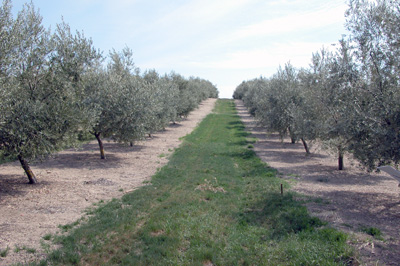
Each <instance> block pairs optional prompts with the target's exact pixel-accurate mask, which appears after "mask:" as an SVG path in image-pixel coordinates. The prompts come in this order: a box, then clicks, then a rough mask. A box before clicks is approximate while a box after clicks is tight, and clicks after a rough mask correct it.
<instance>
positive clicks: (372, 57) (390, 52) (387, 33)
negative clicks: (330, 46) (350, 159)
mask: <svg viewBox="0 0 400 266" xmlns="http://www.w3.org/2000/svg"><path fill="white" fill-rule="evenodd" d="M346 15H347V27H348V29H349V30H350V31H351V33H352V35H351V39H352V41H353V43H354V44H355V46H356V47H355V48H356V55H357V59H358V61H359V65H360V72H361V75H362V76H363V83H362V84H360V85H359V86H358V87H359V90H360V96H359V102H358V105H357V113H358V115H359V119H358V121H357V123H356V124H355V126H356V131H355V138H356V139H357V141H355V142H354V143H353V144H352V147H351V148H352V150H353V151H354V155H355V156H356V157H357V158H358V159H359V160H360V161H361V162H362V163H363V165H365V166H366V167H368V168H369V169H370V170H372V169H374V168H375V167H376V166H378V165H381V164H389V163H395V164H398V163H399V162H400V152H399V150H400V133H399V132H400V105H399V102H400V84H399V73H400V62H399V58H400V45H399V43H400V28H399V25H400V2H399V1H398V0H392V1H389V0H377V1H361V0H352V1H350V5H349V9H348V11H347V13H346Z"/></svg>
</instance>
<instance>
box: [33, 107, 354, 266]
mask: <svg viewBox="0 0 400 266" xmlns="http://www.w3.org/2000/svg"><path fill="white" fill-rule="evenodd" d="M248 135H249V134H248V133H246V132H245V129H244V126H243V124H242V123H241V121H240V118H239V117H238V116H237V114H236V110H235V106H234V103H233V101H231V100H218V102H217V104H216V107H215V110H214V113H212V114H210V115H208V116H207V117H206V118H205V119H204V120H203V121H202V122H201V124H200V125H199V126H198V127H197V129H196V130H195V131H194V132H193V133H192V134H190V135H188V136H186V137H185V139H184V142H183V143H182V145H181V146H180V148H179V149H177V150H176V152H175V153H174V154H173V155H172V156H171V158H170V162H169V163H168V164H167V165H166V166H164V167H163V168H162V169H161V170H160V171H159V172H158V173H157V174H156V175H155V176H153V178H152V180H151V183H149V184H148V185H146V186H144V187H141V188H139V189H137V190H136V191H134V192H132V193H129V194H126V195H125V196H124V197H122V198H121V199H113V200H111V201H110V202H107V203H102V204H99V206H98V207H96V208H94V209H93V210H92V211H90V212H89V213H88V215H87V216H86V217H84V218H83V219H82V220H81V221H78V222H75V223H74V224H72V225H68V226H64V227H63V228H65V230H68V232H67V233H66V234H65V235H64V236H58V237H54V239H55V241H56V242H57V243H58V244H61V245H62V248H60V249H57V250H55V251H53V252H51V253H50V254H49V256H48V258H47V259H46V260H43V261H41V262H37V263H34V264H32V265H118V264H119V265H349V264H350V263H351V261H352V256H353V253H352V250H351V248H350V247H349V246H348V245H347V244H346V239H347V235H345V234H344V233H341V232H338V231H336V230H334V229H331V228H329V227H327V226H326V225H324V223H323V222H321V221H320V220H319V219H317V218H314V217H310V216H309V214H308V213H307V210H306V208H305V207H304V206H303V202H301V200H299V198H301V197H297V196H296V194H294V193H291V192H288V193H286V192H285V193H284V195H281V194H280V185H281V184H282V183H283V186H284V188H285V191H288V184H287V183H285V182H284V181H282V180H281V179H279V178H278V177H277V176H276V174H277V172H276V170H274V169H272V168H270V167H268V166H267V165H266V164H265V163H263V162H262V161H261V160H260V159H259V158H258V157H257V156H256V155H255V153H254V151H253V150H251V148H249V146H251V145H249V143H253V142H254V141H249V138H247V137H248Z"/></svg>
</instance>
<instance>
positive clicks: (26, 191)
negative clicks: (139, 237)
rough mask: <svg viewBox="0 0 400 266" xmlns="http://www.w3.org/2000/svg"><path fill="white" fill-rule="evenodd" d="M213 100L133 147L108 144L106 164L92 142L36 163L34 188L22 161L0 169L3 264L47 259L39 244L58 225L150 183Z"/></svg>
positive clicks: (211, 107)
mask: <svg viewBox="0 0 400 266" xmlns="http://www.w3.org/2000/svg"><path fill="white" fill-rule="evenodd" d="M215 102H216V99H208V100H206V101H204V102H202V103H201V104H200V106H199V108H198V109H196V110H195V111H193V112H192V113H190V115H189V116H188V117H187V119H184V120H183V121H182V122H179V123H178V124H175V125H171V126H170V127H168V128H167V129H166V130H165V131H163V132H159V133H156V134H154V136H153V137H152V138H151V139H147V140H146V141H141V142H138V143H136V144H135V145H134V147H129V146H124V145H120V144H117V143H113V142H106V143H105V152H106V159H105V160H101V159H100V154H99V150H98V144H97V142H96V141H93V142H90V143H88V144H85V145H83V146H82V148H81V149H79V150H76V149H69V150H65V151H62V152H59V153H57V154H55V155H54V156H53V157H52V158H50V159H48V160H46V161H44V162H42V163H36V164H33V165H32V169H33V171H34V172H35V174H36V176H37V178H38V180H39V183H38V184H36V185H29V184H28V179H27V177H26V176H25V175H24V172H23V170H22V168H21V166H20V165H19V163H18V162H13V163H6V164H2V165H0V250H1V251H4V250H5V249H7V247H9V251H8V254H7V256H5V257H0V265H10V264H13V263H17V262H28V261H30V260H32V259H35V258H41V257H44V256H45V252H44V250H43V248H42V246H41V244H40V242H41V241H42V242H49V241H45V240H43V237H44V236H45V235H46V234H55V233H56V232H59V231H60V230H59V228H58V226H59V225H65V224H68V223H72V222H74V221H76V220H77V219H79V218H80V217H81V216H82V214H83V211H84V210H85V209H87V208H88V207H91V206H93V204H94V203H97V202H99V201H100V200H104V201H107V200H110V199H112V198H119V197H121V196H122V195H124V194H125V193H128V192H130V191H132V190H134V189H136V188H137V187H140V186H142V185H143V184H144V182H145V181H148V180H150V178H151V176H153V175H154V174H155V173H156V171H157V169H158V168H160V167H162V166H163V165H165V164H166V163H167V162H168V155H170V154H171V153H172V152H173V150H174V149H175V148H177V147H178V146H179V144H180V143H181V140H180V138H181V137H183V136H185V135H187V134H189V133H190V132H191V131H192V130H193V129H194V128H195V127H196V125H197V124H198V123H199V122H200V121H201V120H202V119H203V118H204V117H205V116H206V115H207V114H209V113H210V112H211V111H212V109H213V107H214V104H215ZM18 249H22V250H20V251H18ZM29 251H31V253H30V252H29ZM32 252H34V253H32Z"/></svg>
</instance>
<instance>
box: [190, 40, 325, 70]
mask: <svg viewBox="0 0 400 266" xmlns="http://www.w3.org/2000/svg"><path fill="white" fill-rule="evenodd" d="M323 45H324V44H323V43H307V42H294V43H286V44H274V45H269V46H268V47H265V48H256V49H247V50H240V51H234V52H231V53H228V54H227V55H226V57H225V58H223V59H221V60H218V59H217V60H214V61H192V62H191V65H192V66H195V67H203V68H213V69H257V68H258V69H261V68H270V67H278V66H279V65H282V64H284V63H286V62H288V61H290V62H291V63H292V64H293V65H294V66H296V67H306V66H307V65H308V63H309V62H310V60H311V55H312V53H313V52H316V51H318V50H319V49H320V48H322V46H323Z"/></svg>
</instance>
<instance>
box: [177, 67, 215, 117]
mask: <svg viewBox="0 0 400 266" xmlns="http://www.w3.org/2000/svg"><path fill="white" fill-rule="evenodd" d="M169 77H170V79H171V80H172V82H173V83H175V84H176V86H177V87H178V89H179V105H178V107H177V113H178V116H179V117H181V118H182V117H187V116H188V115H189V113H190V112H191V111H193V110H194V109H195V108H197V106H198V105H199V103H200V102H201V101H202V100H205V99H207V98H214V97H215V98H216V97H218V90H217V88H216V87H215V86H214V85H213V84H212V83H211V82H209V81H206V80H203V79H200V78H194V77H191V78H189V79H185V78H184V77H182V76H181V75H179V74H176V73H174V72H172V73H171V74H170V76H169Z"/></svg>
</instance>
